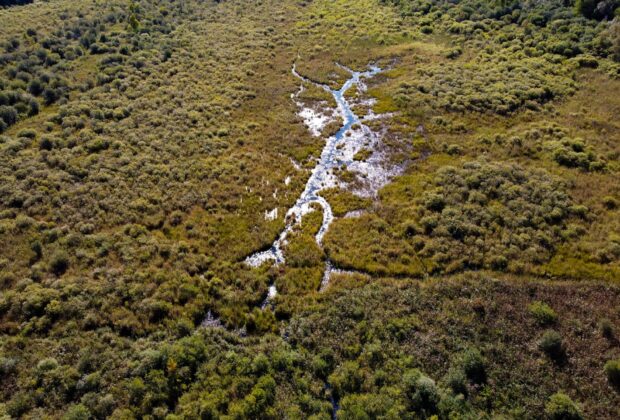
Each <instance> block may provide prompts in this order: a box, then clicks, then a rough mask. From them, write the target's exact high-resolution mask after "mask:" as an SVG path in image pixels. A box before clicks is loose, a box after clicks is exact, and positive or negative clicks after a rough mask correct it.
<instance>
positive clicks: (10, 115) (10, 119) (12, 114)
mask: <svg viewBox="0 0 620 420" xmlns="http://www.w3.org/2000/svg"><path fill="white" fill-rule="evenodd" d="M0 120H2V121H4V123H5V124H6V125H7V126H9V125H13V124H15V123H16V122H17V111H16V110H15V108H13V107H12V106H6V105H0Z"/></svg>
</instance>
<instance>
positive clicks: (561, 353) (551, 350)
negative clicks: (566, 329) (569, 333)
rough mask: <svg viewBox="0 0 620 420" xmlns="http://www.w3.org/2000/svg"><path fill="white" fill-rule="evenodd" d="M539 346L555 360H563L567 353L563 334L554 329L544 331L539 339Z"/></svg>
mask: <svg viewBox="0 0 620 420" xmlns="http://www.w3.org/2000/svg"><path fill="white" fill-rule="evenodd" d="M538 348H539V349H540V350H542V351H543V352H544V353H545V354H546V355H547V356H549V357H550V358H551V359H553V360H554V361H561V360H562V359H563V358H564V357H565V355H566V351H565V349H564V343H563V342H562V336H561V335H560V333H558V332H557V331H554V330H548V331H545V332H544V334H543V335H542V337H541V338H540V340H539V341H538Z"/></svg>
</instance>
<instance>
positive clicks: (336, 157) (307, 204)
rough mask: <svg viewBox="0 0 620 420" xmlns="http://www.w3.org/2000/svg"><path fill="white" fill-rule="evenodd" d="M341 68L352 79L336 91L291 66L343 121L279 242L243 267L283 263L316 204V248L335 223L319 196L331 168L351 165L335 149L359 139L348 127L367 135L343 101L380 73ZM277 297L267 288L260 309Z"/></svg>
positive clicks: (331, 182)
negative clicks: (330, 101) (291, 238)
mask: <svg viewBox="0 0 620 420" xmlns="http://www.w3.org/2000/svg"><path fill="white" fill-rule="evenodd" d="M340 67H342V68H343V69H345V70H347V71H348V72H349V73H350V74H351V77H350V78H349V79H348V80H347V81H346V82H345V83H344V84H343V85H342V87H341V88H340V89H337V90H336V89H331V88H330V87H329V86H326V85H322V84H318V83H315V82H312V81H310V80H308V79H306V78H304V77H303V76H301V75H300V74H299V73H297V71H296V69H295V66H293V69H292V73H293V75H295V77H297V78H299V79H301V80H302V82H305V83H310V84H313V85H315V86H318V87H320V88H321V89H324V90H326V91H328V92H330V93H331V94H332V96H333V97H334V99H335V100H336V103H337V104H338V110H339V113H340V116H341V117H342V121H343V123H342V126H341V127H340V129H339V130H338V131H337V132H336V134H334V135H333V136H331V137H329V138H328V139H327V140H326V142H325V146H324V147H323V150H322V152H321V157H320V159H319V161H318V163H317V165H316V166H315V167H314V169H313V170H312V173H311V175H310V178H309V179H308V182H307V183H306V188H305V189H304V191H303V192H302V193H301V195H300V196H299V198H298V199H297V202H296V203H295V205H294V206H293V207H291V208H290V209H289V210H288V211H287V212H286V217H285V220H286V226H285V228H284V230H283V231H282V232H281V233H280V236H279V237H278V239H276V240H275V241H274V243H273V244H272V246H271V247H270V248H269V249H268V250H265V251H261V252H257V253H255V254H252V255H250V256H249V257H247V258H246V260H245V262H246V264H248V265H250V266H252V267H258V266H260V265H261V264H263V263H264V262H266V261H268V260H273V261H274V262H275V263H276V264H280V263H283V262H284V255H283V254H282V249H281V247H282V245H283V244H284V243H285V241H286V237H287V235H288V233H289V232H290V231H291V229H292V228H293V227H294V226H295V225H296V224H297V223H298V222H299V221H300V220H301V218H302V217H303V216H304V215H305V214H307V213H309V212H310V211H312V207H311V206H312V204H315V203H316V204H318V205H319V206H321V208H322V210H323V222H322V224H321V227H320V229H319V231H318V232H317V234H316V241H317V243H318V244H319V245H321V242H322V240H323V236H324V235H325V233H326V232H327V229H328V228H329V225H330V223H331V222H332V220H333V219H334V215H333V212H332V208H331V206H330V205H329V203H328V202H327V201H326V200H325V199H324V198H323V197H321V196H319V195H318V193H319V191H321V190H322V189H325V188H328V187H330V186H333V185H335V176H334V175H333V173H332V170H333V169H334V168H337V167H340V166H341V165H343V164H350V163H351V161H350V160H349V159H346V160H343V159H342V158H343V156H342V153H338V146H340V145H341V143H343V142H345V143H346V142H347V141H359V140H360V139H359V138H358V137H359V136H358V137H356V136H352V135H351V133H349V136H347V135H345V133H347V132H348V131H349V130H351V127H352V126H354V125H355V124H360V129H361V130H362V133H363V134H367V132H369V131H370V130H369V129H368V128H367V127H365V126H364V125H363V123H362V120H361V118H360V117H358V116H357V115H355V113H354V112H353V110H352V109H351V104H350V103H349V102H348V101H347V99H346V98H345V93H346V92H347V90H349V89H350V88H351V87H353V86H355V85H360V84H361V83H362V80H363V79H365V78H370V77H373V76H374V75H376V74H377V73H379V72H380V71H381V69H380V68H379V67H376V66H372V67H370V70H368V71H365V72H356V71H353V70H351V69H348V68H346V67H344V66H340ZM302 91H303V84H302V86H301V87H300V90H299V91H298V92H297V94H293V95H292V98H293V100H295V99H296V98H297V96H298V95H299V93H301V92H302ZM310 128H311V130H312V131H313V134H314V133H315V132H316V131H315V129H313V128H312V127H310ZM331 271H332V267H331V263H330V262H329V261H328V262H327V263H326V276H329V273H330V272H331ZM327 278H328V277H327ZM325 281H326V280H324V283H325ZM276 293H277V291H276V288H275V285H271V286H270V288H269V294H268V296H267V299H266V300H265V302H264V303H263V307H266V306H267V304H268V302H269V301H270V300H272V299H273V297H275V295H276Z"/></svg>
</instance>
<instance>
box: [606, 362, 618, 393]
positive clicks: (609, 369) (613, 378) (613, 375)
mask: <svg viewBox="0 0 620 420" xmlns="http://www.w3.org/2000/svg"><path fill="white" fill-rule="evenodd" d="M605 374H606V375H607V380H608V381H609V383H610V384H611V385H613V386H615V387H620V359H615V360H610V361H608V362H607V363H605Z"/></svg>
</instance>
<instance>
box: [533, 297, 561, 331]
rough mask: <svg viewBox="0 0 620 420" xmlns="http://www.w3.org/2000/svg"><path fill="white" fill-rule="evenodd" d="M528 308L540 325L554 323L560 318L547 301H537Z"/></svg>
mask: <svg viewBox="0 0 620 420" xmlns="http://www.w3.org/2000/svg"><path fill="white" fill-rule="evenodd" d="M528 309H529V311H530V313H531V314H532V316H534V318H536V321H537V322H538V323H539V324H540V325H549V324H553V323H554V322H556V321H557V319H558V314H556V313H555V311H554V310H553V309H552V308H551V307H550V306H549V305H547V304H546V303H543V302H539V301H536V302H533V303H532V304H531V305H530V306H528Z"/></svg>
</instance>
